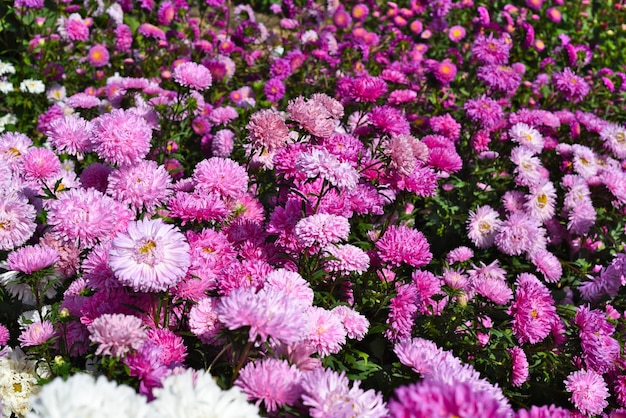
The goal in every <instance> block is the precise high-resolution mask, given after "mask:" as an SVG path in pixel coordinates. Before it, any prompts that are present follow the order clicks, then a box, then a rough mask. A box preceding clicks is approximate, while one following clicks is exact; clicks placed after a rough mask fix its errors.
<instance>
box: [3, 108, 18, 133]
mask: <svg viewBox="0 0 626 418" xmlns="http://www.w3.org/2000/svg"><path fill="white" fill-rule="evenodd" d="M15 123H17V118H16V117H15V115H14V114H13V113H7V114H6V115H3V116H1V117H0V132H4V127H5V126H7V125H13V124H15Z"/></svg>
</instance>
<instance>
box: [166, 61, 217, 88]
mask: <svg viewBox="0 0 626 418" xmlns="http://www.w3.org/2000/svg"><path fill="white" fill-rule="evenodd" d="M173 77H174V80H175V81H176V82H177V83H178V84H180V85H182V86H186V87H190V88H192V89H196V90H199V91H202V90H206V89H208V88H209V87H211V83H212V82H213V79H212V78H211V71H209V69H208V68H206V67H205V66H204V65H201V64H196V63H195V62H183V63H182V64H180V65H178V66H177V67H176V68H174V73H173Z"/></svg>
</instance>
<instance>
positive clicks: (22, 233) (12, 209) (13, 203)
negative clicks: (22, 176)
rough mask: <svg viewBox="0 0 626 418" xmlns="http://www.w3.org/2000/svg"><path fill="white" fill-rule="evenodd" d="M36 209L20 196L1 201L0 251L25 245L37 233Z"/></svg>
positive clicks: (5, 198) (4, 198)
mask: <svg viewBox="0 0 626 418" xmlns="http://www.w3.org/2000/svg"><path fill="white" fill-rule="evenodd" d="M35 215H36V213H35V208H34V207H33V206H32V205H30V204H29V203H28V201H27V200H26V198H24V197H21V196H19V195H15V196H8V197H3V198H2V199H0V250H4V251H8V250H12V249H14V248H16V247H19V246H20V245H22V244H24V243H25V242H26V241H28V239H30V237H31V236H32V235H33V233H34V232H35V229H36V227H37V224H36V223H35Z"/></svg>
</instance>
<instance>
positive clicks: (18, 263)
mask: <svg viewBox="0 0 626 418" xmlns="http://www.w3.org/2000/svg"><path fill="white" fill-rule="evenodd" d="M58 261H59V253H58V252H57V251H56V250H55V249H53V248H50V247H48V246H45V245H39V244H37V245H27V246H25V247H21V248H19V249H17V250H15V251H13V252H11V253H9V255H8V257H7V267H8V268H9V269H10V270H14V271H19V272H21V273H23V274H33V273H34V272H36V271H39V270H43V269H45V268H48V267H50V266H53V265H54V264H55V263H57V262H58Z"/></svg>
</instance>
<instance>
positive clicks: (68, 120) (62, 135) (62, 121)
mask: <svg viewBox="0 0 626 418" xmlns="http://www.w3.org/2000/svg"><path fill="white" fill-rule="evenodd" d="M91 128H92V126H91V122H89V121H87V120H85V119H83V118H82V117H80V116H78V115H76V114H71V115H68V116H64V117H62V118H58V119H55V120H53V121H52V122H51V123H50V127H49V129H48V131H47V132H46V135H48V140H49V141H50V144H51V145H52V146H53V147H54V149H55V150H57V151H58V152H61V153H67V154H69V155H78V154H82V153H86V152H90V151H91V140H90V136H89V135H90V131H91Z"/></svg>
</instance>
